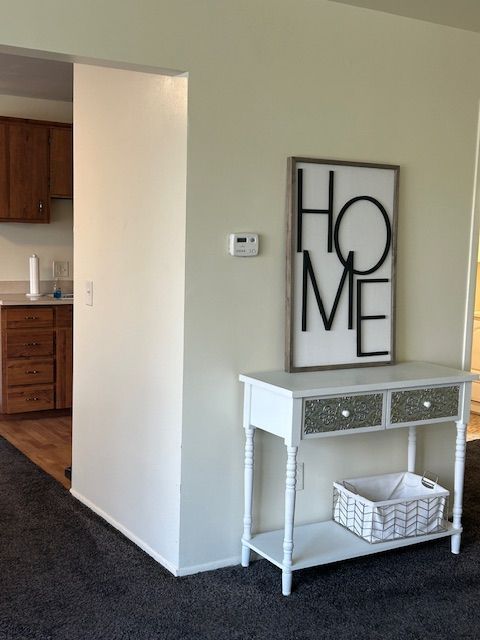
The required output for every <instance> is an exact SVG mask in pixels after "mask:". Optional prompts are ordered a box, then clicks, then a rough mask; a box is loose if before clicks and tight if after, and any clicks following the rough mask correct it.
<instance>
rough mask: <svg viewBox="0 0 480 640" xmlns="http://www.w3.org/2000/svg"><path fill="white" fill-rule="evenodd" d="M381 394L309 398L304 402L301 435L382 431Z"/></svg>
mask: <svg viewBox="0 0 480 640" xmlns="http://www.w3.org/2000/svg"><path fill="white" fill-rule="evenodd" d="M382 415H383V393H371V394H365V395H349V396H336V397H332V398H308V399H306V400H304V403H303V435H304V436H307V437H308V436H314V435H319V434H327V433H331V432H334V431H347V430H348V431H349V430H353V429H365V428H368V427H370V428H375V429H378V428H381V427H382V425H383V420H382Z"/></svg>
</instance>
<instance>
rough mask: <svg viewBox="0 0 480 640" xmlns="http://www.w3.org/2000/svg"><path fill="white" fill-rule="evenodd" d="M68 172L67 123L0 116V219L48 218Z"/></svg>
mask: <svg viewBox="0 0 480 640" xmlns="http://www.w3.org/2000/svg"><path fill="white" fill-rule="evenodd" d="M72 174H73V160H72V127H71V125H68V124H61V123H53V122H43V121H37V120H19V119H15V118H1V117H0V222H35V223H47V222H50V199H51V198H55V197H58V198H71V197H72V182H73V181H72Z"/></svg>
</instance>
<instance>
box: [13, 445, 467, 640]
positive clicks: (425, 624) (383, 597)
mask: <svg viewBox="0 0 480 640" xmlns="http://www.w3.org/2000/svg"><path fill="white" fill-rule="evenodd" d="M465 492H466V496H465V517H464V526H465V534H464V537H463V546H462V553H461V554H460V555H459V556H453V555H452V554H451V553H450V551H449V540H446V541H443V540H442V541H438V542H435V543H431V544H425V545H416V546H415V547H410V548H407V549H403V550H399V551H394V552H390V553H387V554H382V555H377V556H371V557H368V558H362V559H358V560H351V561H348V562H343V563H339V564H337V565H333V566H328V567H323V568H314V569H309V570H305V571H301V572H298V573H296V574H295V575H294V589H295V590H294V592H293V593H292V595H291V596H290V597H288V598H285V597H283V596H282V595H281V594H280V571H279V570H278V569H276V568H275V567H273V566H272V565H271V564H269V563H268V562H266V561H259V562H255V563H253V564H252V565H251V567H250V568H249V569H246V570H244V569H242V568H241V567H233V568H229V569H221V570H218V571H214V572H209V573H203V574H200V575H196V576H191V577H187V578H173V577H172V576H171V575H170V574H169V573H168V572H167V571H166V570H164V569H162V567H160V566H159V565H158V564H156V563H155V562H154V561H153V560H152V559H151V558H149V557H148V556H147V555H145V554H144V553H143V552H142V551H140V550H139V549H138V548H136V547H135V546H134V545H133V544H131V543H130V542H129V541H128V540H126V539H125V538H123V537H122V536H121V535H120V534H119V533H117V532H116V531H115V530H113V529H112V528H111V527H109V525H107V524H105V523H104V522H103V521H102V520H100V519H99V518H97V517H96V516H95V515H94V514H93V513H91V512H90V511H89V510H88V509H86V508H84V507H83V506H82V505H81V504H79V503H78V502H77V501H76V500H74V499H73V498H72V497H70V495H69V493H67V492H66V491H65V490H64V489H62V487H61V486H60V485H58V484H57V483H56V482H55V481H54V480H53V479H51V478H50V477H48V476H47V475H45V474H44V473H43V472H42V471H40V470H39V469H38V468H37V467H35V466H34V465H33V464H32V463H30V461H29V460H27V459H26V458H25V457H24V456H23V455H22V454H20V453H19V452H18V451H16V450H15V449H14V448H13V447H11V446H10V445H9V444H8V443H7V442H5V441H4V440H3V439H1V438H0V638H1V639H2V640H33V639H35V640H93V639H95V640H97V639H98V640H127V639H128V640H154V639H159V640H179V639H189V640H190V639H191V640H197V639H198V640H203V639H219V640H228V639H230V638H232V639H239V640H240V639H242V640H243V639H247V638H249V639H258V640H270V639H293V638H296V639H312V640H313V639H315V640H321V639H323V638H329V639H330V638H331V639H335V640H344V639H352V640H353V639H355V640H363V639H365V640H377V639H378V640H405V639H409V638H411V639H417V638H418V639H428V638H432V639H433V638H434V639H435V640H442V639H444V638H445V639H448V640H452V639H454V638H472V639H474V638H475V639H477V638H480V615H479V609H480V441H477V442H473V443H470V444H469V445H468V456H467V480H466V488H465ZM240 524H241V523H239V530H240V528H241V527H240Z"/></svg>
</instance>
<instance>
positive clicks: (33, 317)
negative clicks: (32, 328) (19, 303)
mask: <svg viewBox="0 0 480 640" xmlns="http://www.w3.org/2000/svg"><path fill="white" fill-rule="evenodd" d="M38 319H39V318H38V316H25V318H24V320H38Z"/></svg>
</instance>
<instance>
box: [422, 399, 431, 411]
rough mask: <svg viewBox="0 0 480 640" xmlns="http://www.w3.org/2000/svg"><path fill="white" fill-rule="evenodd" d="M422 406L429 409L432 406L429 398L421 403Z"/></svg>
mask: <svg viewBox="0 0 480 640" xmlns="http://www.w3.org/2000/svg"><path fill="white" fill-rule="evenodd" d="M423 406H424V407H425V409H430V407H431V406H432V403H431V402H430V400H425V402H424V403H423Z"/></svg>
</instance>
